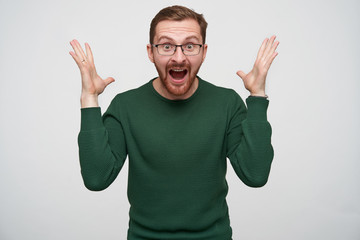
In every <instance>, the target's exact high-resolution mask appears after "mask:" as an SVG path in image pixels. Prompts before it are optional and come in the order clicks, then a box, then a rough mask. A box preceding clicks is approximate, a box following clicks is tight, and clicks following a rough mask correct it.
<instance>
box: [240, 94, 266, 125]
mask: <svg viewBox="0 0 360 240" xmlns="http://www.w3.org/2000/svg"><path fill="white" fill-rule="evenodd" d="M246 105H247V108H248V112H247V119H248V120H256V121H267V115H266V112H267V108H268V106H269V100H267V99H266V98H263V97H252V96H250V97H248V98H247V99H246Z"/></svg>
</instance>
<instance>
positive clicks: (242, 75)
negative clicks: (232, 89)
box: [236, 71, 246, 79]
mask: <svg viewBox="0 0 360 240" xmlns="http://www.w3.org/2000/svg"><path fill="white" fill-rule="evenodd" d="M236 74H237V75H238V76H239V77H240V78H241V79H244V78H245V76H246V74H245V73H244V72H243V71H237V72H236Z"/></svg>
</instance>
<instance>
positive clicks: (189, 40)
mask: <svg viewBox="0 0 360 240" xmlns="http://www.w3.org/2000/svg"><path fill="white" fill-rule="evenodd" d="M206 27H207V23H206V21H205V19H204V18H203V16H202V15H200V14H198V13H196V12H194V11H192V10H190V9H188V8H185V7H182V6H172V7H168V8H165V9H162V10H161V11H160V12H159V13H158V14H157V15H156V16H155V18H154V19H153V20H152V23H151V27H150V43H149V44H148V45H147V51H148V56H149V59H150V61H152V62H153V63H154V65H155V67H156V69H157V72H158V74H159V76H158V77H157V78H155V79H152V80H151V81H149V82H148V83H146V84H144V85H143V86H141V87H139V88H137V89H134V90H130V91H127V92H125V93H121V94H119V95H117V96H116V97H115V98H114V100H113V101H112V103H111V104H110V106H109V108H108V109H107V111H106V112H105V113H104V115H103V116H102V117H101V112H100V107H99V106H98V95H99V94H101V93H102V92H103V91H104V89H105V87H106V86H107V85H108V84H110V83H111V82H113V81H114V79H113V78H107V79H102V78H100V77H99V75H98V74H97V72H96V70H95V66H94V61H93V55H92V52H91V50H90V46H89V45H88V44H85V48H86V54H85V53H84V51H83V50H82V48H81V46H80V44H79V43H78V42H77V41H76V40H73V41H71V45H72V47H73V49H74V52H70V54H71V56H72V57H73V58H74V60H75V62H76V63H77V65H78V66H79V69H80V72H81V77H82V93H81V107H82V109H81V130H80V133H79V138H78V143H79V155H80V164H81V173H82V176H83V179H84V183H85V185H86V187H87V188H88V189H90V190H94V191H99V190H103V189H105V188H107V187H108V186H109V185H110V184H111V183H112V182H113V181H114V180H115V178H116V176H117V175H118V173H119V171H120V169H121V168H122V166H123V163H124V161H125V158H126V157H127V156H128V159H129V176H128V179H129V180H128V199H129V202H130V205H131V207H130V213H129V215H130V221H129V230H128V239H131V240H135V239H167V240H170V239H179V240H180V239H181V240H184V239H206V240H212V239H214V240H215V239H216V240H229V239H232V238H231V237H232V230H231V227H230V221H229V215H228V207H227V203H226V200H225V197H226V195H227V191H228V186H227V182H226V180H225V174H226V167H227V165H226V158H229V160H230V162H231V164H232V166H233V168H234V170H235V172H236V174H237V175H238V176H239V178H240V179H241V180H242V181H243V182H244V183H245V184H246V185H248V186H251V187H261V186H263V185H264V184H265V183H266V182H267V179H268V175H269V171H270V166H271V162H272V158H273V149H272V146H271V127H270V124H269V123H268V122H267V118H266V111H267V106H268V100H267V97H266V95H265V78H266V75H267V72H268V70H269V67H270V65H271V63H272V61H273V60H274V58H275V57H276V55H277V53H276V52H275V50H276V48H277V45H278V42H277V41H276V42H275V37H274V36H273V37H272V38H271V39H270V40H269V39H265V40H264V42H263V44H262V45H261V48H260V50H259V53H258V56H257V59H256V62H255V65H254V68H253V69H252V71H251V72H249V73H248V74H245V73H243V72H242V71H239V72H238V75H239V76H240V77H241V78H242V80H243V82H244V85H245V87H246V89H247V90H249V91H250V94H251V96H250V97H249V98H247V100H246V102H247V106H248V109H246V106H245V104H244V102H243V101H242V100H241V98H240V97H239V95H238V94H237V93H235V91H233V90H231V89H225V88H220V87H216V86H214V85H212V84H210V83H208V82H206V81H204V80H202V79H201V78H200V77H199V76H197V73H198V71H199V68H200V66H201V64H202V63H203V61H204V59H205V56H206V51H207V45H206V44H205V37H206Z"/></svg>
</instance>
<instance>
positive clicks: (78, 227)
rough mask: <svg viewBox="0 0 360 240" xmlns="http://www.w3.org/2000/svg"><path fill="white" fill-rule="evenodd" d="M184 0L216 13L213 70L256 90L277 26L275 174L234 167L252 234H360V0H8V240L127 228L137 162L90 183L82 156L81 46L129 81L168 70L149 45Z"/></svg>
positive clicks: (4, 36)
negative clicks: (248, 180)
mask: <svg viewBox="0 0 360 240" xmlns="http://www.w3.org/2000/svg"><path fill="white" fill-rule="evenodd" d="M173 4H183V5H186V6H188V7H190V8H193V9H194V10H196V11H198V12H200V13H203V14H204V16H205V18H206V19H207V21H208V23H209V27H208V35H207V43H208V44H209V48H208V55H207V59H206V61H205V63H204V65H203V66H202V69H201V70H200V72H199V75H200V76H201V77H202V78H204V79H205V80H207V81H209V82H212V83H214V84H216V85H221V86H225V87H230V88H233V89H235V90H236V91H238V93H239V94H240V95H241V96H242V97H243V98H244V99H245V98H246V97H247V95H248V93H247V92H246V91H245V90H244V87H243V85H242V81H241V79H240V78H239V77H238V76H237V75H236V74H235V73H236V71H237V70H244V71H249V70H250V69H251V67H252V65H253V62H254V60H255V57H256V54H257V51H258V48H259V47H260V45H261V42H262V41H263V39H264V38H265V37H270V36H271V35H272V34H276V36H277V39H278V40H279V41H280V45H279V47H278V52H279V55H278V56H277V58H276V59H275V61H274V63H273V66H272V67H271V69H270V72H269V75H268V79H267V80H268V83H267V93H268V95H269V96H270V106H269V111H268V118H269V121H270V123H271V125H272V127H273V146H274V149H275V157H274V161H273V165H272V171H271V174H270V178H269V182H268V183H267V185H266V186H265V187H263V188H260V189H251V188H248V187H246V186H245V185H244V184H243V183H242V182H241V181H240V180H238V178H237V177H236V175H235V174H234V172H233V170H232V168H231V165H230V164H229V165H228V166H229V167H228V169H229V170H228V175H227V179H228V183H229V187H230V190H229V195H228V198H227V200H228V204H229V207H230V218H231V224H232V227H233V232H234V233H233V238H234V239H235V240H238V239H256V240H261V239H266V240H268V239H274V240H275V239H276V240H278V239H280V240H281V239H293V240H297V239H314V240H315V239H316V240H318V239H327V240H332V239H341V240H342V239H346V240H355V239H360V205H359V202H360V181H359V180H360V177H359V175H358V172H359V170H360V163H359V160H360V150H359V149H360V145H359V142H360V137H359V135H360V131H359V130H360V127H359V125H360V124H359V123H360V97H359V96H360V93H359V90H360V84H359V81H360V75H359V73H360V57H359V56H360V47H359V43H360V15H359V11H360V3H359V2H358V1H356V0H353V1H352V0H346V1H344V0H326V1H325V0H320V1H316V0H312V1H309V0H302V1H286V0H277V1H267V0H258V1H235V0H233V1H230V0H222V1H216V2H215V1H214V2H210V1H163V0H152V1H143V2H140V1H120V0H116V1H115V0H103V1H89V0H82V1H74V0H62V1H40V0H35V1H25V0H14V1H10V0H8V1H4V0H0V81H1V85H0V114H1V115H0V116H1V124H0V131H1V132H0V194H1V198H0V239H2V240H15V239H16V240H18V239H21V240H23V239H34V240H35V239H36V240H48V239H51V240H57V239H59V240H60V239H61V240H63V239H67V240H72V239H87V240H91V239H109V240H110V239H126V231H127V227H128V208H129V204H128V202H127V197H126V187H127V167H128V165H127V162H126V164H125V165H124V167H123V169H122V171H121V173H120V174H119V176H118V178H117V180H116V181H115V182H114V183H113V185H111V186H110V187H109V188H108V189H107V190H105V191H102V192H91V191H88V190H87V189H85V187H84V186H83V183H82V179H81V175H80V167H79V162H78V149H77V134H78V131H79V123H80V110H79V109H80V101H79V97H80V90H81V85H80V74H79V71H78V69H77V66H76V64H75V62H74V61H73V59H72V58H71V56H70V55H69V51H70V50H72V48H71V46H70V44H69V42H70V41H71V40H72V39H74V38H76V39H78V40H79V41H80V42H81V43H82V44H83V43H84V42H89V43H90V46H91V47H92V49H93V52H94V56H95V62H96V66H97V69H98V72H99V74H100V75H101V76H102V77H108V76H112V77H114V78H115V79H116V82H115V83H112V85H110V86H109V87H108V88H107V89H106V91H105V93H104V94H103V95H102V96H101V101H100V103H101V106H102V111H104V110H105V109H106V108H107V106H108V105H109V103H110V101H111V99H112V98H113V97H114V96H115V95H116V94H117V93H119V92H123V91H125V90H128V89H131V88H135V87H138V86H140V85H142V84H144V83H146V82H147V81H149V80H150V78H152V77H155V76H156V74H157V73H156V71H155V68H154V66H153V65H152V64H151V63H150V61H149V60H148V58H147V54H146V44H147V43H148V31H149V24H150V21H151V19H152V18H153V17H154V16H155V14H156V13H157V12H158V11H159V10H160V9H161V8H163V7H165V6H168V5H173Z"/></svg>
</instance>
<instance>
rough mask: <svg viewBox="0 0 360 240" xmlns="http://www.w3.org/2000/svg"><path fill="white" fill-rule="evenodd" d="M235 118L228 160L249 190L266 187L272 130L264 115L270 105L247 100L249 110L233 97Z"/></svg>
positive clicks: (231, 121) (229, 140) (257, 98)
mask: <svg viewBox="0 0 360 240" xmlns="http://www.w3.org/2000/svg"><path fill="white" fill-rule="evenodd" d="M236 96H237V97H236V100H235V105H234V107H233V109H234V110H233V112H234V114H233V115H232V117H231V120H230V123H229V127H228V132H227V137H228V141H227V142H228V145H227V156H228V158H229V160H230V163H231V165H232V166H233V168H234V170H235V172H236V174H237V175H238V177H239V178H240V179H241V180H242V181H243V182H244V183H245V184H246V185H248V186H250V187H262V186H264V185H265V184H266V182H267V180H268V177H269V173H270V167H271V162H272V159H273V156H274V151H273V147H272V145H271V126H270V123H269V122H268V121H267V116H266V111H267V107H268V104H269V101H268V100H267V99H265V98H259V97H249V98H247V99H246V103H247V106H248V109H246V106H245V104H244V102H243V101H242V100H241V98H240V96H238V95H237V94H236Z"/></svg>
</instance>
